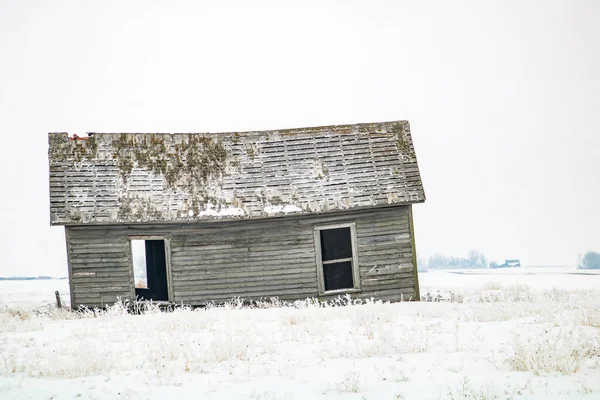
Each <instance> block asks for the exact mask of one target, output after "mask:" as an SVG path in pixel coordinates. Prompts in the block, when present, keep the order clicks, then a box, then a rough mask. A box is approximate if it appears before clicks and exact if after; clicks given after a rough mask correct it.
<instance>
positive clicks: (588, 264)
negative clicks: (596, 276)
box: [577, 251, 600, 269]
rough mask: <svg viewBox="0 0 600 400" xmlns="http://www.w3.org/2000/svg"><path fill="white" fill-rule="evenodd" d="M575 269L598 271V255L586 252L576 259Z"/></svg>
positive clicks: (599, 257)
mask: <svg viewBox="0 0 600 400" xmlns="http://www.w3.org/2000/svg"><path fill="white" fill-rule="evenodd" d="M577 268H579V269H600V253H596V252H595V251H588V252H586V253H585V254H584V255H583V256H581V254H580V255H579V256H578V257H577Z"/></svg>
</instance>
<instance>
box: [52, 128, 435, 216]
mask: <svg viewBox="0 0 600 400" xmlns="http://www.w3.org/2000/svg"><path fill="white" fill-rule="evenodd" d="M48 154H49V163H50V220H51V221H50V222H51V224H52V225H93V224H97V225H106V224H130V223H169V222H186V223H192V222H199V221H203V220H207V219H208V220H210V219H252V218H257V219H261V218H266V217H278V216H282V215H308V214H317V213H326V212H329V211H341V210H355V209H368V208H374V207H387V206H389V205H399V204H411V203H418V202H423V201H424V200H425V193H424V191H423V185H422V183H421V177H420V174H419V168H418V165H417V158H416V155H415V151H414V147H413V143H412V137H411V133H410V127H409V124H408V121H395V122H383V123H370V124H356V125H341V126H325V127H315V128H299V129H287V130H276V131H260V132H241V133H237V132H234V133H212V134H208V133H198V134H158V133H157V134H154V133H98V134H94V135H93V136H91V137H89V138H88V139H87V140H69V139H68V137H67V134H66V133H51V134H49V153H48Z"/></svg>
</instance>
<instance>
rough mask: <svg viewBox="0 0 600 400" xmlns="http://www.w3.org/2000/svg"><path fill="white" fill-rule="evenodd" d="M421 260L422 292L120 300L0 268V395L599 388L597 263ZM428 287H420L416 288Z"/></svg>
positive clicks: (252, 395)
mask: <svg viewBox="0 0 600 400" xmlns="http://www.w3.org/2000/svg"><path fill="white" fill-rule="evenodd" d="M578 272H581V271H576V270H568V269H555V268H552V269H543V268H521V269H511V270H485V271H477V270H462V271H443V272H440V271H436V272H425V273H421V274H420V276H419V279H420V282H421V294H422V295H423V296H425V297H427V298H429V299H431V300H436V299H437V300H440V301H431V302H418V303H417V302H415V303H396V304H379V303H376V302H375V303H374V302H367V303H366V304H354V305H347V306H340V304H342V303H344V304H345V303H348V300H341V301H340V302H339V303H340V304H338V305H333V306H329V307H322V306H318V304H317V303H316V302H314V301H304V302H297V303H296V304H295V305H294V306H293V307H289V306H288V307H285V306H283V307H282V306H281V305H279V304H270V303H264V304H259V306H260V308H254V309H248V308H245V307H241V306H240V304H237V303H236V302H234V301H232V302H231V303H230V304H228V305H226V306H225V307H218V308H208V309H205V310H196V311H192V310H189V309H180V310H177V311H175V312H172V313H160V312H158V311H156V310H153V309H149V310H148V312H147V313H146V314H144V315H128V314H127V313H126V311H125V309H123V308H121V307H118V306H115V307H113V308H111V309H109V310H108V311H106V312H104V313H102V314H101V315H98V314H96V315H95V314H94V313H92V312H89V313H83V314H76V313H70V312H67V311H57V310H55V309H53V308H52V307H49V306H48V305H49V304H53V303H54V291H55V290H59V291H60V292H61V294H62V297H63V302H65V303H67V304H68V282H67V281H66V280H51V281H20V282H14V281H0V398H1V399H75V398H80V399H87V398H89V399H166V398H180V399H188V398H194V399H264V400H267V399H268V400H274V399H320V398H323V399H325V398H327V399H558V398H560V399H563V398H565V399H569V398H570V399H600V275H598V274H578ZM427 293H429V294H427Z"/></svg>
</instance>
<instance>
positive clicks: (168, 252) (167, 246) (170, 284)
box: [127, 235, 173, 303]
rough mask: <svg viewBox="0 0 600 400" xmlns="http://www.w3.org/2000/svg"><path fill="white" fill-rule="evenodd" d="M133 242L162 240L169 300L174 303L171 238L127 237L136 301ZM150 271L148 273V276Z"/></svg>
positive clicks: (160, 236) (159, 236)
mask: <svg viewBox="0 0 600 400" xmlns="http://www.w3.org/2000/svg"><path fill="white" fill-rule="evenodd" d="M132 240H162V241H163V242H164V243H165V264H166V265H165V267H166V272H167V298H168V300H167V301H168V302H170V303H172V302H173V282H172V278H171V271H172V270H171V238H170V237H169V236H164V235H127V242H128V245H129V251H128V257H129V272H130V273H131V282H130V284H131V288H132V292H133V293H132V298H133V299H135V298H136V297H135V271H134V265H133V251H132V248H131V241H132ZM147 273H148V271H146V274H147Z"/></svg>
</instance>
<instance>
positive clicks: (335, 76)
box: [0, 0, 600, 276]
mask: <svg viewBox="0 0 600 400" xmlns="http://www.w3.org/2000/svg"><path fill="white" fill-rule="evenodd" d="M284 3H286V2H282V1H273V2H263V1H238V2H229V1H223V2H217V1H206V2H201V1H149V0H145V1H39V2H34V1H24V0H14V1H9V0H0V52H1V53H0V54H1V57H2V58H1V60H0V128H1V132H0V133H1V135H2V136H1V141H0V163H1V164H0V166H1V170H0V183H1V187H0V191H1V193H2V194H1V196H0V223H1V225H0V226H1V228H0V234H1V237H0V239H1V241H0V248H1V250H2V252H1V255H2V262H1V263H0V276H2V275H4V276H6V275H8V276H10V275H40V274H44V275H54V276H65V275H66V274H67V267H66V261H65V245H64V233H63V228H62V227H53V228H51V227H50V226H49V210H48V209H49V205H48V201H49V200H48V162H47V132H54V131H68V132H70V133H82V132H88V131H91V132H93V131H95V132H207V131H236V130H258V129H277V128H287V127H301V126H315V125H329V124H346V123H356V122H375V121H391V120H399V119H408V120H409V121H410V123H411V128H412V133H413V139H414V143H415V147H416V150H417V156H418V159H419V165H420V168H421V174H422V178H423V182H424V185H425V191H426V194H427V202H426V203H425V204H422V205H417V206H415V218H416V226H415V228H416V231H417V248H418V251H419V253H420V254H421V255H422V256H429V255H431V254H432V253H434V252H441V253H445V254H450V255H457V256H458V255H463V254H466V253H467V251H468V250H469V249H470V248H477V249H480V250H482V251H484V252H485V253H486V254H487V256H488V258H490V259H492V260H497V261H502V260H503V259H504V258H520V259H521V260H522V262H523V263H524V264H527V265H540V264H542V265H559V264H562V265H574V264H575V261H576V257H577V254H578V253H579V252H583V251H585V250H589V249H595V250H600V210H599V207H600V182H599V179H600V178H599V173H600V161H599V156H600V115H599V114H600V113H599V111H600V24H599V23H598V21H599V17H600V1H593V0H590V1H578V0H568V1H549V0H540V1H445V0H440V1H362V2H359V1H355V2H337V1H336V2H334V1H315V2H312V1H298V2H296V3H295V4H296V5H295V6H292V4H293V3H292V2H287V3H286V4H288V5H283V4H284Z"/></svg>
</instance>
